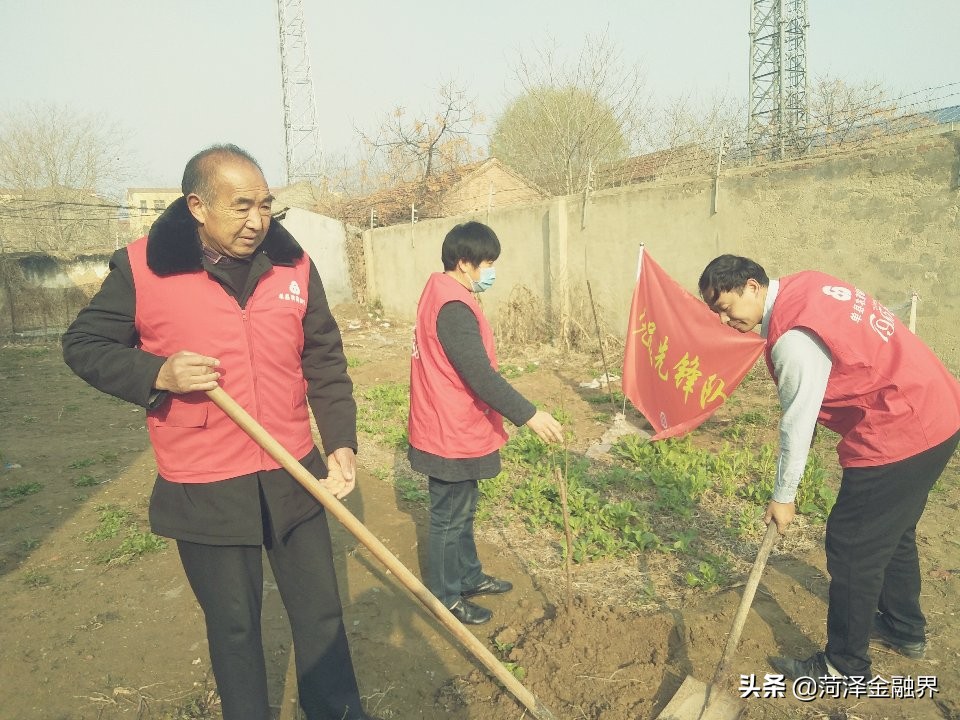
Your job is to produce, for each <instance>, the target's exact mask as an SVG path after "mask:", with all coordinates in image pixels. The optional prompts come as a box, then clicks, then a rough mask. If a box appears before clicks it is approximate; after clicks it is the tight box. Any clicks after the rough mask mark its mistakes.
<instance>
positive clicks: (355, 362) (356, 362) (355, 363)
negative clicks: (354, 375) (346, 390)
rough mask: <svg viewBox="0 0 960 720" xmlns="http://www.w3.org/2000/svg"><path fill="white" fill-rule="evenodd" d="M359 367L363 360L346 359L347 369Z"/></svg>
mask: <svg viewBox="0 0 960 720" xmlns="http://www.w3.org/2000/svg"><path fill="white" fill-rule="evenodd" d="M361 365H363V360H360V359H359V358H347V367H348V368H355V367H360V366H361Z"/></svg>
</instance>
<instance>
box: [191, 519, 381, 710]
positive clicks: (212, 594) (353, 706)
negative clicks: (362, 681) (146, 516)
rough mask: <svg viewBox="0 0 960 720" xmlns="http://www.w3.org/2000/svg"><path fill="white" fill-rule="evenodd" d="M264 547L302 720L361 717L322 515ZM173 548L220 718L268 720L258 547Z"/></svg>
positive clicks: (261, 587)
mask: <svg viewBox="0 0 960 720" xmlns="http://www.w3.org/2000/svg"><path fill="white" fill-rule="evenodd" d="M264 546H265V548H266V551H267V557H268V559H269V561H270V567H271V568H272V569H273V574H274V577H275V578H276V581H277V588H278V589H279V591H280V596H281V598H282V600H283V605H284V607H285V608H286V611H287V615H288V617H289V618H290V628H291V632H292V635H293V644H294V650H295V653H294V654H295V656H296V664H297V683H298V687H299V692H300V704H301V708H302V709H303V711H304V713H305V714H306V716H307V718H309V720H344V719H347V720H358V719H360V718H364V717H365V715H364V714H363V711H362V709H361V706H360V693H359V691H358V690H357V680H356V677H355V676H354V671H353V662H352V660H351V658H350V649H349V646H348V645H347V635H346V630H345V628H344V625H343V611H342V607H341V605H340V596H339V594H338V592H337V578H336V575H335V572H334V565H333V555H332V550H331V543H330V531H329V527H328V526H327V518H326V514H325V513H322V512H321V513H319V514H318V515H315V516H314V517H312V518H310V519H309V520H307V521H305V522H304V523H302V524H300V525H298V526H297V527H296V528H294V529H293V530H291V531H290V533H288V534H287V535H286V536H285V537H284V538H275V537H271V538H269V539H268V540H267V541H266V542H265V544H264ZM177 547H178V549H179V551H180V559H181V561H182V562H183V568H184V570H185V571H186V574H187V579H188V580H189V581H190V586H191V587H192V588H193V592H194V594H195V595H196V596H197V600H198V601H199V603H200V607H201V608H202V609H203V614H204V617H205V618H206V623H207V642H208V644H209V647H210V660H211V663H212V665H213V674H214V677H215V678H216V681H217V690H218V691H219V693H220V699H221V704H222V710H223V717H224V720H269V718H270V708H269V703H268V698H267V674H266V667H265V661H264V656H263V642H262V639H261V634H260V612H261V607H262V605H263V560H262V549H261V547H260V546H259V545H257V546H248V545H231V546H217V545H201V544H197V543H190V542H185V541H178V542H177Z"/></svg>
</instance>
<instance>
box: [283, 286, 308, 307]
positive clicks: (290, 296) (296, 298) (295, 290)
mask: <svg viewBox="0 0 960 720" xmlns="http://www.w3.org/2000/svg"><path fill="white" fill-rule="evenodd" d="M289 290H290V292H285V293H280V294H278V295H277V297H278V298H280V299H281V300H288V301H290V302H295V303H298V304H300V305H306V304H307V301H306V300H304V299H303V298H302V297H300V285H299V284H298V283H297V281H296V280H291V281H290V287H289Z"/></svg>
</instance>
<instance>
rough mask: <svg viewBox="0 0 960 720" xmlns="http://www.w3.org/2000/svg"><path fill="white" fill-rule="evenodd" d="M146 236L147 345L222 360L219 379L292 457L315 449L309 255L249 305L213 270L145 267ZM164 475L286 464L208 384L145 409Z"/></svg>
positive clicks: (275, 271)
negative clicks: (306, 355)
mask: <svg viewBox="0 0 960 720" xmlns="http://www.w3.org/2000/svg"><path fill="white" fill-rule="evenodd" d="M146 247H147V243H146V238H141V239H140V240H137V241H136V242H134V243H132V244H131V245H129V246H128V248H127V252H128V255H129V257H130V267H131V268H132V270H133V280H134V284H135V287H136V306H137V307H136V316H135V322H136V328H137V332H139V334H140V347H141V348H142V349H143V350H146V351H147V352H149V353H153V354H155V355H161V356H170V355H173V354H174V353H176V352H178V351H180V350H189V351H191V352H195V353H199V354H201V355H209V356H210V357H215V358H217V359H219V360H220V367H219V368H218V370H219V372H220V373H221V377H220V386H221V387H222V388H223V389H224V390H225V391H226V392H227V393H228V394H229V395H230V396H231V397H233V399H234V400H236V401H237V402H238V403H239V404H240V405H241V406H242V407H243V408H244V409H245V410H247V412H249V413H250V414H251V415H252V416H253V417H254V418H256V420H257V422H259V423H260V424H261V425H262V426H263V427H264V428H265V429H266V430H267V432H269V433H270V434H271V435H272V436H273V437H275V438H276V439H277V440H278V441H279V442H280V443H282V444H283V445H284V446H285V447H286V448H287V450H289V451H290V452H291V453H292V454H293V455H294V457H297V458H301V457H304V456H305V455H306V454H307V453H308V452H310V450H311V449H312V448H313V446H314V444H313V437H312V435H311V432H310V419H309V415H308V412H307V402H306V381H305V380H304V377H303V371H302V369H301V352H302V350H303V317H304V314H305V313H306V309H307V288H308V287H309V280H310V277H309V272H310V261H309V258H308V257H307V256H306V255H304V256H303V257H301V258H300V260H298V261H297V262H296V263H295V264H294V265H293V266H292V267H284V266H281V265H275V266H273V268H272V269H271V270H269V271H268V272H267V273H266V274H264V275H263V277H261V278H260V281H259V283H258V284H257V287H256V289H255V290H254V292H253V294H252V295H251V296H250V298H249V300H248V301H247V305H246V307H245V308H241V307H240V306H239V305H238V304H237V301H236V300H235V299H234V298H232V297H231V296H230V295H228V294H227V292H226V291H225V290H224V289H223V287H221V285H220V284H219V283H218V282H217V281H216V280H215V279H213V278H212V277H210V275H209V274H208V273H207V272H206V270H199V271H195V272H186V273H178V274H175V275H166V276H159V275H157V274H155V273H154V272H153V271H152V270H150V268H149V267H148V266H147V261H146ZM147 429H148V431H149V433H150V441H151V442H152V444H153V449H154V453H155V454H156V458H157V470H158V472H159V473H160V475H161V477H163V478H165V479H166V480H170V481H172V482H181V483H205V482H213V481H216V480H225V479H227V478H233V477H237V476H239V475H245V474H248V473H253V472H257V471H259V470H273V469H276V468H278V467H279V465H278V464H277V463H276V461H274V460H273V458H271V457H270V456H269V455H268V454H267V453H266V452H265V451H264V450H262V449H261V448H260V446H259V445H257V444H256V443H255V442H254V441H253V440H251V439H250V438H249V437H248V436H247V434H246V433H245V432H243V431H242V430H241V429H240V428H239V427H237V425H236V424H235V423H234V422H233V421H232V420H231V419H230V418H228V417H227V416H226V415H225V414H224V412H223V411H222V410H220V408H218V407H217V406H216V405H214V404H213V402H212V401H211V400H210V399H209V398H208V397H207V394H206V393H204V392H192V393H185V394H175V393H170V394H169V397H168V399H167V400H166V402H164V403H163V404H162V405H161V406H160V407H159V408H157V409H155V410H150V411H148V412H147Z"/></svg>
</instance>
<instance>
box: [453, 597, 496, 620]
mask: <svg viewBox="0 0 960 720" xmlns="http://www.w3.org/2000/svg"><path fill="white" fill-rule="evenodd" d="M450 612H452V613H453V616H454V617H455V618H456V619H457V620H459V621H460V622H462V623H463V624H464V625H482V624H483V623H485V622H488V621H489V620H490V618H492V617H493V611H491V610H487V608H485V607H480V606H479V605H477V604H476V603H472V602H470V601H469V600H464V599H463V598H460V599H459V600H457V601H456V602H455V603H454V604H453V606H452V607H451V608H450Z"/></svg>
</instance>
